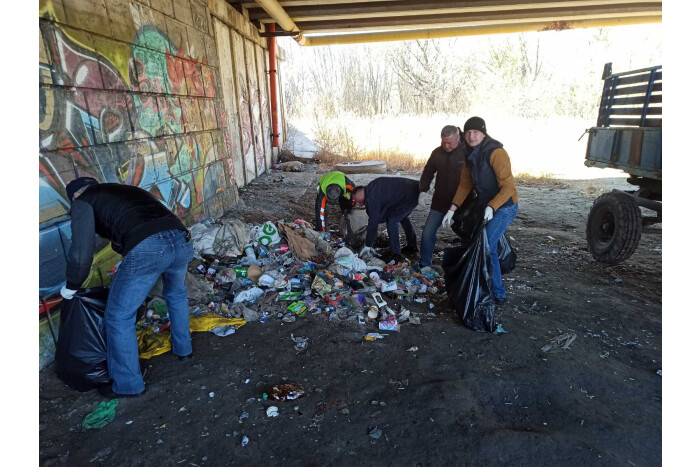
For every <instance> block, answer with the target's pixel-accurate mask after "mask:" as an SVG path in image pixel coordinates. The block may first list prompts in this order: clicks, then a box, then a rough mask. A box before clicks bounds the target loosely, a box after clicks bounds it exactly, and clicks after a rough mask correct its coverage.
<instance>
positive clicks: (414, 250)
mask: <svg viewBox="0 0 700 467" xmlns="http://www.w3.org/2000/svg"><path fill="white" fill-rule="evenodd" d="M401 253H403V254H404V255H410V254H412V253H418V247H417V246H416V245H406V246H405V247H403V248H401Z"/></svg>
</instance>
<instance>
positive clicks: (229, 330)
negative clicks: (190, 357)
mask: <svg viewBox="0 0 700 467" xmlns="http://www.w3.org/2000/svg"><path fill="white" fill-rule="evenodd" d="M236 327H237V326H219V327H216V328H214V329H212V330H211V331H210V332H213V333H214V334H216V335H217V336H219V337H226V336H230V335H231V334H233V333H235V332H236Z"/></svg>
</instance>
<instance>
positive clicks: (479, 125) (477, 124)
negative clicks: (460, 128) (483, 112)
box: [464, 117, 486, 134]
mask: <svg viewBox="0 0 700 467" xmlns="http://www.w3.org/2000/svg"><path fill="white" fill-rule="evenodd" d="M469 130H479V131H480V132H482V133H483V134H486V122H485V121H484V119H483V118H481V117H472V118H470V119H469V120H467V121H466V122H465V123H464V132H465V133H466V132H467V131H469Z"/></svg>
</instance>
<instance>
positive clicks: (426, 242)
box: [420, 209, 445, 267]
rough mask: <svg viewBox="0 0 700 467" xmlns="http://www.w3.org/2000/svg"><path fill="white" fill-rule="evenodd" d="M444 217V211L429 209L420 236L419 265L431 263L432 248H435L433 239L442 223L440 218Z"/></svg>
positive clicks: (435, 237) (423, 265)
mask: <svg viewBox="0 0 700 467" xmlns="http://www.w3.org/2000/svg"><path fill="white" fill-rule="evenodd" d="M443 217H445V213H444V212H440V211H436V210H435V209H431V210H430V213H429V214H428V219H427V220H426V221H425V227H423V233H422V234H421V237H420V266H421V267H425V266H430V265H431V264H433V250H435V241H436V240H437V231H438V229H439V228H440V224H442V218H443Z"/></svg>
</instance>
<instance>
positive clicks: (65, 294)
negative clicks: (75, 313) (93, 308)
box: [61, 285, 77, 300]
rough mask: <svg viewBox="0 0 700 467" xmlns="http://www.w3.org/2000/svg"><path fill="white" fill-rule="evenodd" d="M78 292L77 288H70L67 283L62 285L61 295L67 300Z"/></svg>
mask: <svg viewBox="0 0 700 467" xmlns="http://www.w3.org/2000/svg"><path fill="white" fill-rule="evenodd" d="M76 292H77V290H72V289H69V288H68V287H66V286H65V285H64V286H63V287H61V297H63V298H65V299H66V300H70V299H71V298H73V295H75V293H76Z"/></svg>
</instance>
